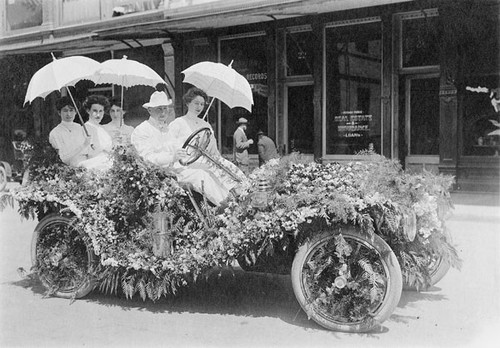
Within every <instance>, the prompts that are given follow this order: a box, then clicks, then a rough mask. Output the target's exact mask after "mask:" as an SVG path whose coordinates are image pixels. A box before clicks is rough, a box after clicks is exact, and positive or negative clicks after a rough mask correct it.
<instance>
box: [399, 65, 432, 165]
mask: <svg viewBox="0 0 500 348" xmlns="http://www.w3.org/2000/svg"><path fill="white" fill-rule="evenodd" d="M400 87H403V88H404V91H400V92H401V93H400V111H401V112H400V118H399V122H400V134H399V135H400V136H399V139H400V147H399V153H400V159H401V160H402V161H403V159H404V166H405V169H407V170H409V171H411V172H421V171H422V170H424V169H425V170H428V171H431V172H434V173H439V168H438V166H439V133H440V132H439V75H438V74H425V75H411V76H402V77H401V81H400Z"/></svg>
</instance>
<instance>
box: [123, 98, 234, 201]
mask: <svg viewBox="0 0 500 348" xmlns="http://www.w3.org/2000/svg"><path fill="white" fill-rule="evenodd" d="M143 107H144V108H146V109H147V110H148V112H149V119H148V120H147V121H144V122H142V123H141V124H140V125H138V126H137V127H136V128H135V129H134V132H133V133H132V136H131V142H132V144H133V145H134V146H135V148H136V149H137V152H138V153H139V155H140V156H141V157H143V158H144V159H146V160H148V161H150V162H152V163H154V164H156V165H159V166H162V167H164V168H170V169H171V170H172V171H173V172H174V173H175V174H176V176H177V180H178V181H179V183H181V184H187V185H191V186H192V187H193V188H194V189H195V190H196V191H198V192H200V193H203V194H205V195H206V197H207V198H208V199H209V200H210V201H211V202H212V203H214V204H215V205H219V204H220V203H221V202H222V201H223V200H224V199H225V198H226V197H227V195H228V193H229V191H228V190H227V189H225V188H224V187H223V186H221V183H220V181H219V178H218V177H217V176H216V175H214V174H213V173H212V172H211V171H210V170H206V169H202V168H190V167H183V166H181V165H180V164H179V163H177V162H178V160H179V159H182V158H184V157H185V156H186V150H185V149H181V148H180V147H179V146H178V143H177V142H176V141H175V139H171V138H169V136H168V130H169V124H170V122H172V121H173V120H174V118H175V113H174V108H173V105H172V100H171V99H169V98H168V97H167V95H166V94H165V93H164V92H154V93H153V94H152V95H151V98H150V101H149V102H148V103H146V104H144V105H143Z"/></svg>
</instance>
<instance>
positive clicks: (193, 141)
mask: <svg viewBox="0 0 500 348" xmlns="http://www.w3.org/2000/svg"><path fill="white" fill-rule="evenodd" d="M211 135H212V131H211V130H210V128H208V127H205V128H200V129H198V130H196V131H194V132H193V133H192V134H191V135H190V136H189V137H188V138H187V139H186V141H185V142H184V144H183V145H182V148H183V149H186V152H187V158H183V159H181V160H179V163H180V164H182V165H183V166H187V165H190V164H191V163H193V162H195V161H196V160H197V159H198V158H200V156H201V155H203V151H205V150H206V149H207V147H208V144H209V143H210V136H211Z"/></svg>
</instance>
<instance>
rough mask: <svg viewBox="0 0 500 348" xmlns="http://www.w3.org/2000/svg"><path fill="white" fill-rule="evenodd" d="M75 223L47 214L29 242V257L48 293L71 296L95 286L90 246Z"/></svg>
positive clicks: (80, 294)
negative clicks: (91, 273)
mask: <svg viewBox="0 0 500 348" xmlns="http://www.w3.org/2000/svg"><path fill="white" fill-rule="evenodd" d="M74 223H75V219H74V218H69V217H66V216H60V215H57V214H50V215H48V216H46V217H44V218H43V219H42V220H41V221H40V222H39V223H38V225H37V226H36V228H35V232H34V233H33V239H32V243H31V260H32V263H33V266H34V267H35V269H36V271H37V273H38V275H39V278H40V281H41V282H42V284H43V286H44V287H45V288H46V289H47V291H48V293H49V294H50V295H55V296H57V297H62V298H70V299H75V298H81V297H84V296H85V295H87V294H88V293H89V292H91V291H92V289H93V288H94V284H93V282H92V279H91V275H90V270H91V268H92V265H93V264H94V261H95V260H94V259H95V255H94V252H93V249H92V245H91V243H90V241H88V240H87V239H86V238H85V237H84V236H83V234H82V233H81V232H80V231H78V229H77V228H76V227H75V225H74Z"/></svg>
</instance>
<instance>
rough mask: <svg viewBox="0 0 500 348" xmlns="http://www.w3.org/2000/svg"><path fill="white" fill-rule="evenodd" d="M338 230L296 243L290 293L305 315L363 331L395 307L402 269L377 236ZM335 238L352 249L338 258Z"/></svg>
mask: <svg viewBox="0 0 500 348" xmlns="http://www.w3.org/2000/svg"><path fill="white" fill-rule="evenodd" d="M339 232H340V233H337V232H334V231H325V232H322V233H319V234H317V235H316V236H314V237H313V238H311V239H310V240H307V241H306V242H305V243H304V244H302V245H301V246H300V247H299V249H298V252H297V254H296V255H295V259H294V261H293V265H292V286H293V291H294V293H295V296H296V298H297V301H298V302H299V304H300V306H301V307H302V309H303V310H304V311H305V312H306V314H307V316H308V317H309V318H310V319H313V320H314V321H315V322H316V323H318V324H319V325H321V326H323V327H324V328H326V329H329V330H334V331H344V332H367V331H370V330H372V329H374V328H375V327H376V326H377V325H378V324H380V323H382V322H383V321H384V320H386V319H387V318H388V317H389V316H390V315H391V314H392V312H393V311H394V309H395V308H396V306H397V305H398V303H399V299H400V297H401V290H402V284H403V282H402V275H401V269H400V267H399V263H398V261H397V258H396V256H395V254H394V252H393V251H392V250H391V248H390V247H389V246H388V245H387V243H385V242H384V241H383V240H382V238H380V237H379V236H377V235H373V236H371V237H367V236H366V235H364V234H362V232H360V231H359V228H358V227H355V226H342V227H340V228H339ZM338 238H343V240H344V241H345V242H346V243H347V244H348V245H349V246H350V248H351V251H350V252H348V253H344V254H341V255H343V256H341V257H339V256H338V255H339V252H338V249H337V244H336V243H338V241H336V239H338ZM340 240H341V239H340ZM343 250H345V249H343ZM342 259H343V261H342ZM367 265H368V266H367ZM367 268H369V269H371V271H372V272H367V271H366V269H367ZM355 284H358V285H357V287H356V286H355ZM374 284H376V286H375V285H374ZM367 294H369V299H367V297H368V295H367Z"/></svg>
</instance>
